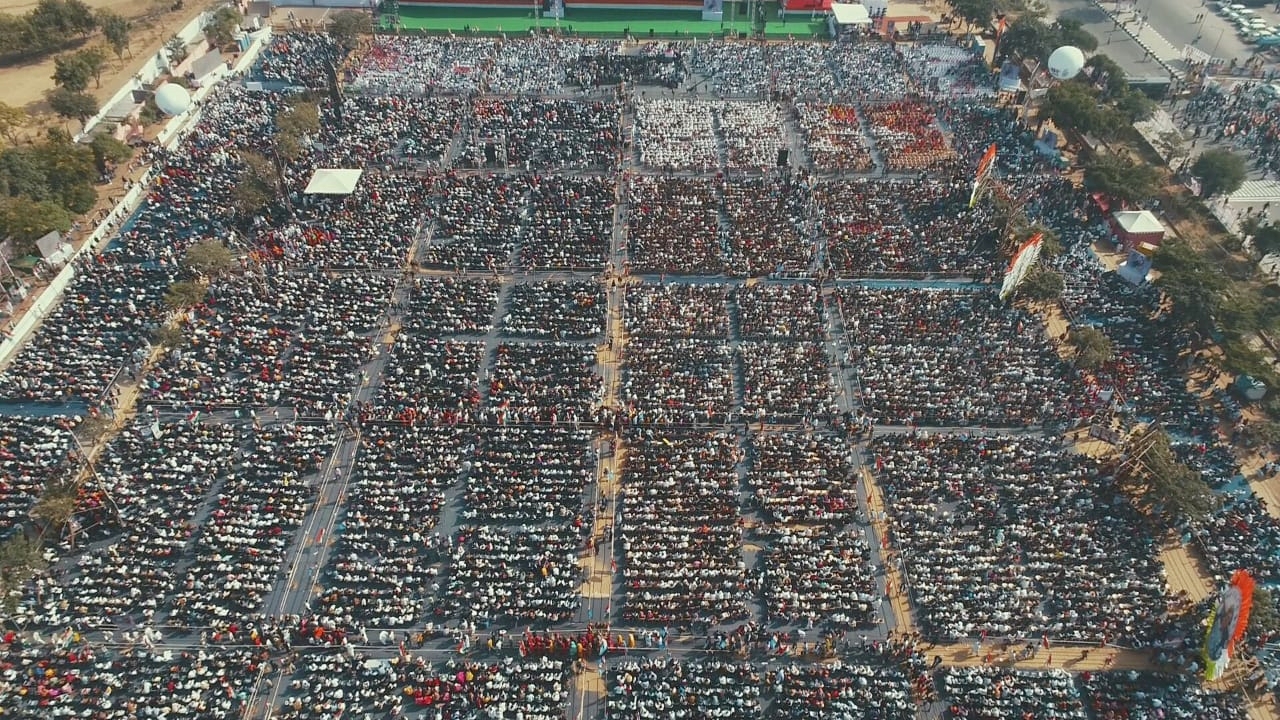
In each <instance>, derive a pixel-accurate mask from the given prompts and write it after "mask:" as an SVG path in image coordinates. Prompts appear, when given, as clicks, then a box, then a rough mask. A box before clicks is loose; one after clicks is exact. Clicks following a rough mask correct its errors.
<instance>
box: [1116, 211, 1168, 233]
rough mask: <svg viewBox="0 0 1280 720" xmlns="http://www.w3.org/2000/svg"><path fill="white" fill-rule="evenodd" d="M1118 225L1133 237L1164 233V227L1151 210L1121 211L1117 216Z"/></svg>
mask: <svg viewBox="0 0 1280 720" xmlns="http://www.w3.org/2000/svg"><path fill="white" fill-rule="evenodd" d="M1115 218H1116V224H1117V225H1119V226H1120V227H1121V228H1122V229H1123V230H1124V231H1125V232H1127V233H1129V234H1131V235H1146V234H1148V233H1163V232H1164V225H1162V224H1161V223H1160V218H1157V217H1156V216H1155V213H1153V212H1151V211H1150V210H1121V211H1120V212H1118V213H1116V214H1115Z"/></svg>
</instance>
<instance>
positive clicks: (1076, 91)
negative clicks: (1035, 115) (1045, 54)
mask: <svg viewBox="0 0 1280 720" xmlns="http://www.w3.org/2000/svg"><path fill="white" fill-rule="evenodd" d="M1040 119H1041V121H1043V120H1046V119H1047V120H1052V121H1053V124H1054V125H1056V126H1058V128H1059V129H1062V130H1074V131H1076V132H1080V133H1093V132H1096V131H1098V129H1099V128H1101V126H1102V115H1101V112H1100V109H1099V105H1098V99H1097V98H1096V97H1094V95H1093V93H1092V92H1091V91H1090V90H1089V88H1088V86H1086V85H1084V84H1083V83H1079V82H1075V81H1069V82H1063V83H1058V84H1057V85H1054V86H1053V87H1051V88H1049V92H1047V93H1046V94H1045V97H1044V101H1043V102H1042V103H1041V104H1040Z"/></svg>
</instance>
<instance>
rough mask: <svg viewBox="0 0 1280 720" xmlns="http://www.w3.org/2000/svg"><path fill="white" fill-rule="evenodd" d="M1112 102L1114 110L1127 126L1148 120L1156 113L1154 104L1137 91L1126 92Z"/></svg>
mask: <svg viewBox="0 0 1280 720" xmlns="http://www.w3.org/2000/svg"><path fill="white" fill-rule="evenodd" d="M1113 102H1114V103H1115V109H1116V110H1118V111H1120V114H1121V115H1122V116H1123V121H1124V122H1125V123H1127V124H1129V125H1132V124H1133V123H1135V122H1138V121H1139V120H1147V119H1150V118H1151V116H1152V115H1153V114H1154V113H1155V111H1156V102H1155V101H1154V100H1152V99H1151V98H1149V97H1147V96H1146V95H1143V94H1142V93H1140V92H1138V91H1137V90H1126V91H1125V92H1124V93H1122V94H1120V95H1118V96H1116V97H1115V99H1114V101H1113Z"/></svg>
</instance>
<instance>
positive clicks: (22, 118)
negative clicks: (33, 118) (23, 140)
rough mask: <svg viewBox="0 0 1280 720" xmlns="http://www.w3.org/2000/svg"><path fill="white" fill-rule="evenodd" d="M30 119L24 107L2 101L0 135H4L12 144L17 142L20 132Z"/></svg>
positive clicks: (0, 105)
mask: <svg viewBox="0 0 1280 720" xmlns="http://www.w3.org/2000/svg"><path fill="white" fill-rule="evenodd" d="M29 119H30V118H28V117H27V113H26V111H25V110H23V109H22V108H16V107H13V106H12V105H6V104H5V103H0V135H3V136H4V137H5V138H6V139H7V140H8V141H9V142H10V143H11V144H15V145H16V144H17V142H18V132H19V131H20V130H22V128H24V127H26V125H27V121H28V120H29Z"/></svg>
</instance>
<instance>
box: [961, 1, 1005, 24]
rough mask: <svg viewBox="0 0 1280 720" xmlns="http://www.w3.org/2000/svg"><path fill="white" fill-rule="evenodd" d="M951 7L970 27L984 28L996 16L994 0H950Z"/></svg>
mask: <svg viewBox="0 0 1280 720" xmlns="http://www.w3.org/2000/svg"><path fill="white" fill-rule="evenodd" d="M951 7H952V8H953V9H955V11H956V15H957V16H959V17H960V18H961V19H962V20H964V21H965V22H966V23H967V24H968V25H969V26H971V27H973V26H976V27H979V28H985V27H986V26H987V25H989V24H990V23H991V18H993V17H995V14H996V3H995V0H952V2H951Z"/></svg>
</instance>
